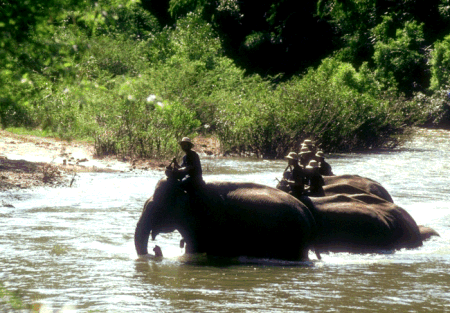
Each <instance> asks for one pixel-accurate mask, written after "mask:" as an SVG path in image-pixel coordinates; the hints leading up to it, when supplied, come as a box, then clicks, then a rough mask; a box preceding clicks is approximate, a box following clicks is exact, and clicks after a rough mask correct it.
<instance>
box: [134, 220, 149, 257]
mask: <svg viewBox="0 0 450 313" xmlns="http://www.w3.org/2000/svg"><path fill="white" fill-rule="evenodd" d="M149 236H150V227H148V225H145V223H138V224H137V226H136V231H135V233H134V245H135V247H136V252H137V254H138V255H146V254H148V249H147V246H148V237H149Z"/></svg>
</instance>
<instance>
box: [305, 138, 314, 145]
mask: <svg viewBox="0 0 450 313" xmlns="http://www.w3.org/2000/svg"><path fill="white" fill-rule="evenodd" d="M303 144H304V145H312V144H313V142H312V140H311V139H305V140H303Z"/></svg>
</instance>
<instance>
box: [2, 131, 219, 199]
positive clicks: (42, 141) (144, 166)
mask: <svg viewBox="0 0 450 313" xmlns="http://www.w3.org/2000/svg"><path fill="white" fill-rule="evenodd" d="M193 141H194V144H195V148H194V150H196V151H197V152H199V153H200V154H202V155H204V156H209V157H214V156H219V155H220V153H221V150H220V143H219V142H218V140H216V139H214V138H203V137H198V138H195V139H194V140H193ZM169 163H170V161H169V160H151V159H138V158H130V157H117V156H114V157H110V156H108V157H100V156H97V155H96V154H95V149H94V145H93V144H91V143H87V142H80V141H70V142H69V141H65V140H59V139H57V138H42V137H36V136H30V135H17V134H13V133H10V132H6V131H3V130H0V192H1V191H5V190H9V189H23V188H32V187H41V186H48V187H52V186H53V187H56V186H70V183H71V182H72V180H73V178H74V177H75V175H76V173H80V172H128V171H135V170H144V171H145V170H155V171H162V170H164V168H165V166H166V165H168V164H169Z"/></svg>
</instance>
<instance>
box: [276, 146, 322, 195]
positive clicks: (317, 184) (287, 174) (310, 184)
mask: <svg viewBox="0 0 450 313" xmlns="http://www.w3.org/2000/svg"><path fill="white" fill-rule="evenodd" d="M286 159H287V160H288V165H287V167H286V169H285V170H284V172H283V178H282V179H281V181H279V182H278V184H277V186H276V188H277V189H279V190H282V191H284V192H287V193H289V194H291V195H293V196H294V197H296V198H297V199H300V198H301V197H302V196H306V195H309V196H315V197H319V196H322V195H324V191H323V189H322V186H323V185H324V180H323V178H322V175H321V174H320V173H319V169H318V166H317V164H318V163H317V161H316V160H311V161H310V163H309V165H308V166H306V167H305V168H303V167H302V166H301V165H300V164H299V162H298V154H297V153H295V152H290V153H289V154H288V155H287V156H286Z"/></svg>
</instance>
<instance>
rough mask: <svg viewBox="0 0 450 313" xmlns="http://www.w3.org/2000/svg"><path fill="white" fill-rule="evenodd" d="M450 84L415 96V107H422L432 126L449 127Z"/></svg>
mask: <svg viewBox="0 0 450 313" xmlns="http://www.w3.org/2000/svg"><path fill="white" fill-rule="evenodd" d="M449 90H450V85H446V86H442V88H440V89H438V90H435V91H434V92H432V93H431V94H429V95H426V94H424V93H416V94H415V95H414V98H413V103H414V105H415V107H417V108H420V109H421V110H422V112H423V114H424V117H425V118H426V122H427V124H429V125H432V126H438V127H439V126H443V127H448V124H449V122H450V92H449Z"/></svg>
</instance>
